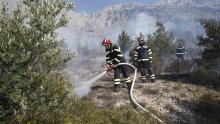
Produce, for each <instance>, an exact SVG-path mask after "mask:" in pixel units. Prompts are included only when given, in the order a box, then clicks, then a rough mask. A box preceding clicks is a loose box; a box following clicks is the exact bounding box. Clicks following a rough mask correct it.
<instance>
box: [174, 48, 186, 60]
mask: <svg viewBox="0 0 220 124" xmlns="http://www.w3.org/2000/svg"><path fill="white" fill-rule="evenodd" d="M185 53H186V48H185V47H183V46H179V47H178V48H177V50H176V57H177V59H178V60H184V55H185Z"/></svg>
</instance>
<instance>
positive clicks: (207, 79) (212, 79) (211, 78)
mask: <svg viewBox="0 0 220 124" xmlns="http://www.w3.org/2000/svg"><path fill="white" fill-rule="evenodd" d="M192 81H193V82H196V83H197V84H203V85H211V86H214V87H215V88H217V87H219V86H220V76H219V75H218V74H217V73H216V72H214V71H210V70H209V69H207V68H206V67H200V68H198V69H197V70H195V71H194V72H192Z"/></svg>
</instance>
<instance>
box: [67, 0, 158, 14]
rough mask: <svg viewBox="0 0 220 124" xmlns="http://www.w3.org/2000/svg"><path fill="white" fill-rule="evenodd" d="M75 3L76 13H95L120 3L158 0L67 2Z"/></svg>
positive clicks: (75, 0) (87, 0)
mask: <svg viewBox="0 0 220 124" xmlns="http://www.w3.org/2000/svg"><path fill="white" fill-rule="evenodd" d="M68 1H73V2H75V3H76V11H77V12H82V11H85V12H87V13H93V12H97V11H98V10H100V9H103V8H104V7H106V6H109V5H114V4H121V3H132V2H139V3H143V4H152V3H156V2H158V1H160V0H68Z"/></svg>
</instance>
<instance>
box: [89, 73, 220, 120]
mask: <svg viewBox="0 0 220 124" xmlns="http://www.w3.org/2000/svg"><path fill="white" fill-rule="evenodd" d="M187 78H188V76H187V75H179V76H177V75H160V76H157V80H156V82H155V83H151V82H149V81H148V82H146V83H140V80H137V81H136V83H135V86H134V90H133V95H134V98H135V99H136V101H137V102H138V103H139V104H141V105H142V106H143V107H144V108H146V109H149V110H153V111H157V112H159V113H161V114H163V115H164V116H166V117H167V118H169V121H170V123H173V124H201V123H204V124H205V123H210V121H209V120H210V119H211V123H216V124H217V123H219V122H220V120H218V119H216V118H217V117H219V114H220V113H219V112H220V91H218V90H215V89H214V88H213V87H209V86H201V85H196V84H193V83H191V82H187V80H186V79H187ZM204 96H205V97H208V98H211V97H214V99H215V100H216V101H215V103H212V102H208V104H206V105H205V106H204V103H202V102H201V101H203V100H204V99H202V98H203V97H204ZM89 97H90V98H92V99H93V100H94V102H95V103H96V106H97V107H98V108H106V107H113V108H114V107H120V106H123V105H128V104H131V101H130V99H129V95H128V91H127V88H126V85H125V84H124V83H122V84H121V87H120V92H114V90H113V77H112V75H110V76H107V75H105V76H103V77H102V78H101V79H99V80H98V81H96V82H95V83H94V84H92V91H91V92H90V94H89ZM209 100H210V99H209ZM206 103H207V102H206ZM213 104H214V106H213ZM207 106H212V108H209V107H208V113H207V111H206V110H203V109H202V108H204V107H206V108H207ZM201 107H202V108H201ZM213 109H214V110H213ZM210 110H212V111H211V112H210ZM216 110H217V111H216ZM153 111H152V112H153ZM209 113H211V114H214V117H213V119H212V117H211V118H210V117H208V116H206V114H209Z"/></svg>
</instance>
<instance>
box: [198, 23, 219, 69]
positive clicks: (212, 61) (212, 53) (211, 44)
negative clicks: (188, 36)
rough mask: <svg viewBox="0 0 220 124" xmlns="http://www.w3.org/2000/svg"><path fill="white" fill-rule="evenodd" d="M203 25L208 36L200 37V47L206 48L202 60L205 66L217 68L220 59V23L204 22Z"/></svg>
mask: <svg viewBox="0 0 220 124" xmlns="http://www.w3.org/2000/svg"><path fill="white" fill-rule="evenodd" d="M201 25H202V26H203V28H204V29H205V32H206V36H199V37H198V40H199V45H200V46H202V47H204V50H203V52H202V58H203V60H204V64H205V65H208V66H211V67H213V66H215V65H217V64H218V63H216V60H217V59H219V58H220V35H219V34H220V22H219V21H218V22H217V21H214V20H202V21H201Z"/></svg>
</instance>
